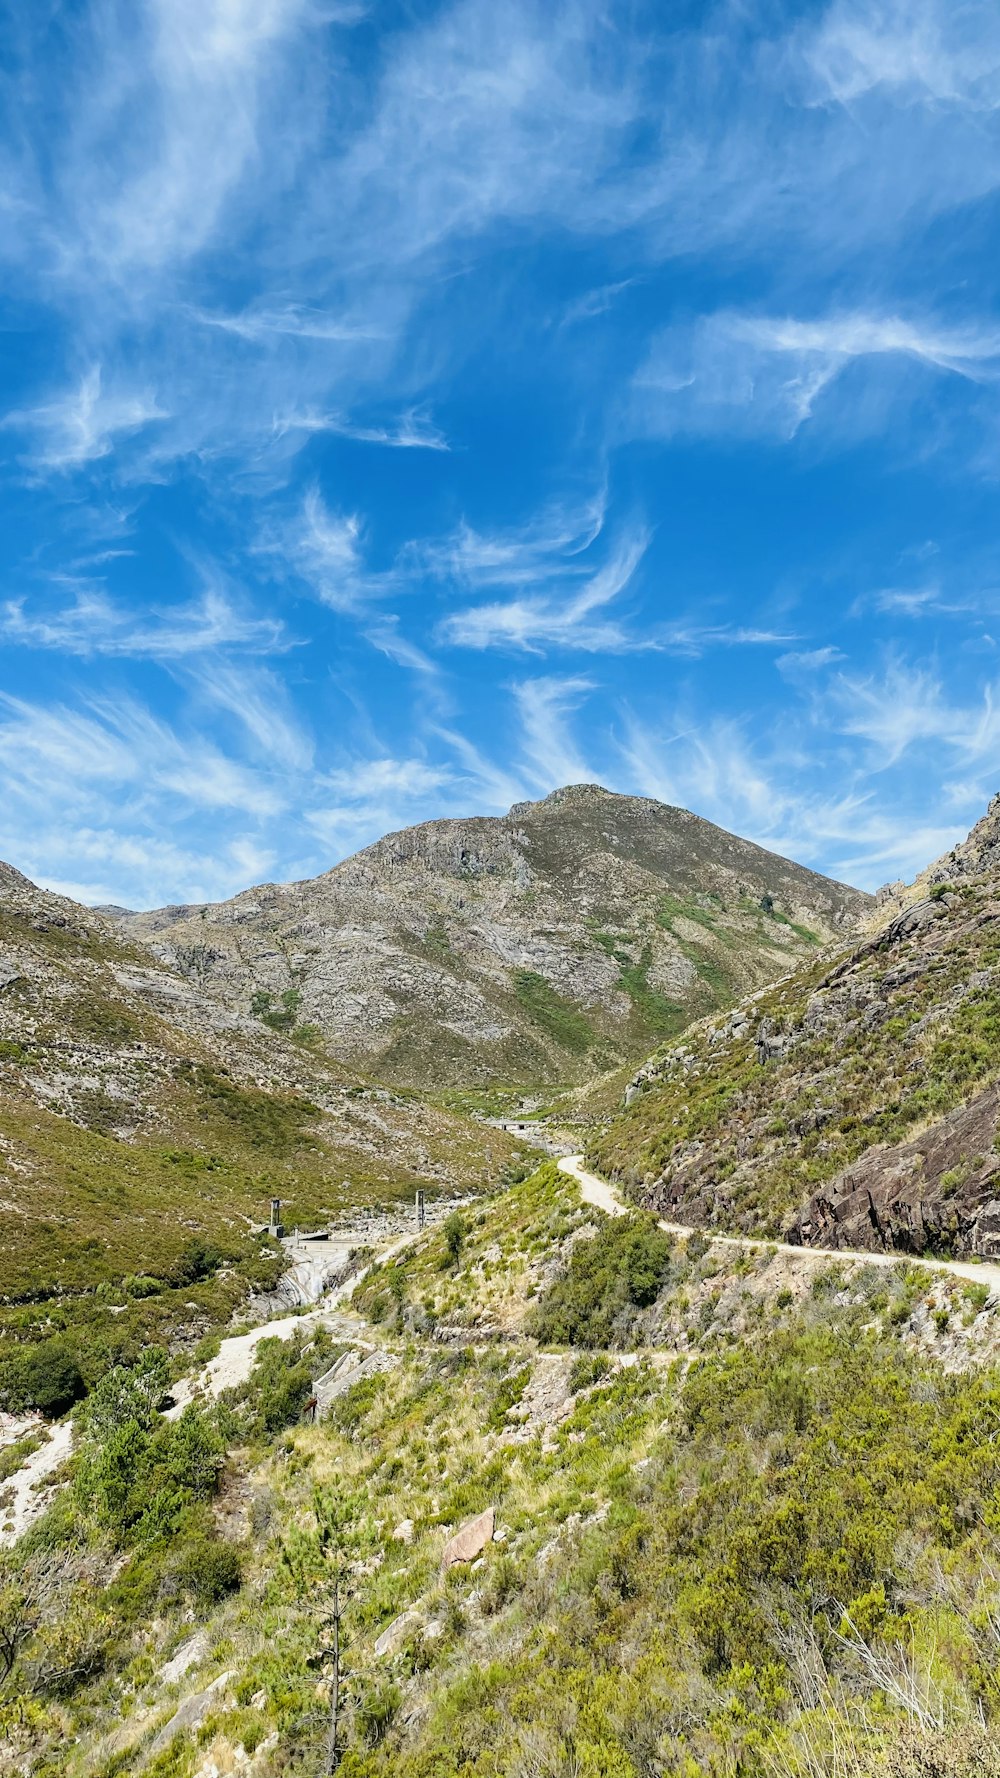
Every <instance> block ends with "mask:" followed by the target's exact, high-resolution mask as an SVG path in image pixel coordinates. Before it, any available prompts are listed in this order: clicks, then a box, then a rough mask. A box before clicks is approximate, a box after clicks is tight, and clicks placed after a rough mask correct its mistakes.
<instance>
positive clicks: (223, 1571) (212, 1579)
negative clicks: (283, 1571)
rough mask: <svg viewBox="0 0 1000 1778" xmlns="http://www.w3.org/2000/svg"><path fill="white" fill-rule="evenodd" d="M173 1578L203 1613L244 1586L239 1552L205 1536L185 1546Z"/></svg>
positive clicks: (195, 1538)
mask: <svg viewBox="0 0 1000 1778" xmlns="http://www.w3.org/2000/svg"><path fill="white" fill-rule="evenodd" d="M176 1574H177V1578H178V1580H179V1581H180V1583H181V1585H182V1586H183V1587H184V1589H185V1591H186V1592H188V1593H190V1594H191V1596H192V1598H193V1599H194V1601H195V1603H196V1604H197V1605H199V1606H201V1607H202V1608H203V1609H205V1610H208V1609H209V1607H211V1606H213V1605H218V1603H219V1601H220V1599H227V1598H228V1597H229V1595H230V1593H238V1592H239V1590H240V1587H241V1586H242V1585H243V1568H242V1564H241V1562H240V1557H239V1551H238V1550H236V1549H235V1548H234V1547H233V1545H232V1544H231V1543H223V1542H222V1540H221V1539H220V1538H217V1537H212V1536H209V1535H207V1534H202V1535H201V1536H197V1537H194V1538H192V1539H191V1540H190V1542H189V1543H188V1544H187V1545H186V1546H185V1549H184V1552H183V1554H182V1556H181V1560H180V1561H179V1563H178V1564H177V1569H176Z"/></svg>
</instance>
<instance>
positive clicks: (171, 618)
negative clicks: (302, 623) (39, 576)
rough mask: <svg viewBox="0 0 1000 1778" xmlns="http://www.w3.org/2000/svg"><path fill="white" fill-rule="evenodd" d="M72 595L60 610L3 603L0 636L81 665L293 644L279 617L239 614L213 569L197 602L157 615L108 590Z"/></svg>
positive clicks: (88, 587) (90, 586)
mask: <svg viewBox="0 0 1000 1778" xmlns="http://www.w3.org/2000/svg"><path fill="white" fill-rule="evenodd" d="M56 584H57V587H58V586H59V583H58V581H57V583H56ZM67 590H68V591H69V592H70V593H71V595H72V596H71V600H70V602H69V603H68V604H63V605H61V606H58V607H55V608H53V607H52V604H51V601H46V602H45V604H44V606H43V604H42V602H41V601H40V600H39V599H38V598H37V597H35V598H32V599H31V600H30V601H29V599H28V598H27V596H22V597H20V598H17V599H8V600H6V601H5V603H4V604H3V605H2V606H0V636H2V637H3V639H4V640H5V641H7V642H9V643H19V644H21V645H22V646H24V647H28V648H44V649H53V650H56V651H58V652H59V653H61V654H69V655H76V656H78V657H79V658H81V659H84V660H86V659H88V658H90V657H93V656H96V655H107V656H116V657H118V658H119V659H123V660H153V661H172V660H184V659H186V658H187V657H189V656H191V655H195V654H203V653H207V652H216V651H219V650H222V649H237V650H244V649H245V650H248V651H250V652H264V651H267V652H280V651H282V650H283V649H286V648H288V647H290V646H292V644H291V642H290V641H289V639H288V638H287V636H286V633H285V629H284V625H283V624H282V622H281V621H280V619H278V618H273V617H258V616H253V615H251V614H248V613H247V612H245V611H242V610H240V608H239V606H238V604H237V603H236V601H235V600H234V599H233V597H232V596H231V595H230V594H229V593H228V592H227V590H226V588H225V585H224V582H223V581H222V580H221V578H220V577H218V576H216V575H215V574H214V573H212V572H211V571H206V574H205V584H204V586H203V588H202V592H201V594H200V596H199V597H198V598H196V599H194V600H192V601H190V602H189V603H188V604H182V605H174V606H172V607H170V608H161V609H159V610H156V609H154V610H151V611H143V610H137V609H136V608H135V607H134V606H128V605H125V604H123V603H121V602H115V601H114V600H112V599H111V598H110V597H109V596H108V594H107V593H106V592H105V590H104V588H103V587H101V586H100V585H98V584H94V583H92V582H88V581H83V582H78V583H76V584H75V585H74V583H73V582H72V581H71V582H70V583H69V586H68V589H67Z"/></svg>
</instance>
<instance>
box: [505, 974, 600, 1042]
mask: <svg viewBox="0 0 1000 1778" xmlns="http://www.w3.org/2000/svg"><path fill="white" fill-rule="evenodd" d="M514 993H515V996H516V998H517V1003H518V1005H519V1006H521V1007H523V1009H524V1011H525V1012H526V1013H527V1014H528V1016H529V1018H530V1019H532V1020H533V1022H534V1023H535V1024H536V1025H537V1026H538V1027H539V1029H540V1030H541V1031H543V1032H544V1033H545V1035H546V1037H550V1038H551V1039H552V1040H553V1042H554V1043H557V1044H559V1046H560V1048H562V1049H565V1050H569V1052H570V1054H571V1055H575V1056H582V1055H585V1054H586V1052H587V1050H589V1049H590V1048H591V1047H592V1045H593V1044H594V1043H595V1041H596V1033H595V1032H594V1029H593V1027H592V1025H591V1024H590V1021H589V1019H587V1018H586V1017H585V1015H584V1014H583V1013H582V1012H581V1011H580V1009H579V1007H577V1006H574V1004H573V1002H572V1001H571V1000H567V999H566V998H565V997H564V996H563V995H562V994H560V993H558V991H557V990H556V989H555V988H554V987H553V986H552V983H551V982H550V981H548V980H547V979H546V977H545V976H543V975H538V974H537V972H536V971H535V970H533V969H519V970H517V971H516V972H515V974H514Z"/></svg>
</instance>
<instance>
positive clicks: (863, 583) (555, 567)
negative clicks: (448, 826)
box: [0, 0, 1000, 906]
mask: <svg viewBox="0 0 1000 1778" xmlns="http://www.w3.org/2000/svg"><path fill="white" fill-rule="evenodd" d="M3 13H4V30H3V32H2V46H3V47H2V55H3V62H2V81H3V92H2V104H0V117H2V122H0V156H2V177H0V253H2V257H3V268H2V269H3V276H2V292H3V294H2V297H0V450H2V452H3V458H4V478H3V494H2V499H3V511H2V523H0V552H2V563H3V567H2V587H0V651H2V652H0V855H2V856H4V857H5V858H7V859H8V860H9V861H10V862H12V863H14V864H16V865H17V866H18V867H19V868H21V869H22V870H24V871H26V872H27V873H28V874H29V875H31V876H33V877H35V878H36V879H37V880H40V881H42V882H44V883H46V884H49V885H51V886H54V887H57V888H60V889H63V890H65V891H66V892H67V893H70V894H72V895H75V896H78V897H80V898H81V899H84V900H87V901H101V900H114V901H119V902H124V903H126V904H128V905H132V906H148V905H155V904H158V903H161V902H167V901H181V900H185V901H186V900H201V899H204V898H216V897H221V896H225V895H228V894H231V893H233V892H234V891H235V890H237V889H239V888H241V887H244V886H246V885H247V884H248V883H250V882H252V881H258V880H261V879H288V878H291V877H297V876H304V875H309V874H312V873H315V872H318V871H321V870H323V869H326V868H328V867H329V866H330V865H332V864H334V863H335V862H336V861H337V860H338V859H339V858H342V857H344V856H345V855H347V854H348V853H349V852H351V851H353V850H355V849H356V848H357V847H359V846H361V845H364V844H365V843H367V842H368V841H369V840H371V839H374V838H376V837H377V836H378V835H379V834H381V833H383V832H385V831H387V830H389V829H391V828H395V827H400V826H404V825H408V824H409V823H411V822H414V821H419V820H425V819H429V818H432V817H435V816H438V815H444V814H466V813H495V812H500V811H502V810H504V809H506V808H507V807H508V806H509V805H510V803H511V802H513V801H515V800H519V799H522V798H526V797H535V796H540V795H544V794H545V793H546V792H547V791H549V790H551V789H552V788H554V787H555V786H557V785H559V784H562V783H566V782H572V781H576V780H583V779H588V780H589V779H594V780H599V781H601V782H603V783H605V784H607V785H609V786H611V787H612V788H615V789H619V790H625V791H634V792H639V793H641V794H644V795H650V796H658V797H661V798H663V799H665V800H667V801H671V802H678V803H682V804H684V805H686V806H687V807H689V808H691V809H694V810H695V811H696V812H697V813H699V814H702V815H705V816H708V817H709V818H710V819H712V820H714V821H717V822H720V823H721V824H723V825H724V826H727V827H731V828H733V829H735V830H737V831H738V832H741V833H744V834H747V835H749V836H750V837H752V838H753V839H756V840H758V841H760V842H761V843H762V844H764V845H769V846H771V847H773V848H774V849H776V850H778V851H781V852H785V853H787V854H789V855H791V856H794V857H796V858H798V859H800V860H801V861H803V862H804V863H808V864H810V865H812V866H814V867H815V868H818V869H821V870H825V871H828V872H830V873H831V874H834V875H837V876H841V877H845V878H847V879H849V880H851V881H853V882H856V883H859V884H862V885H864V886H867V887H875V886H877V885H878V884H879V883H881V882H883V881H886V880H888V879H891V878H895V877H898V876H900V875H906V874H912V873H913V872H914V871H915V870H916V869H917V868H919V867H920V866H921V865H922V864H923V863H925V862H927V861H928V860H929V859H930V858H931V857H933V856H935V855H936V854H937V853H939V852H941V851H942V850H943V849H944V848H945V847H946V846H948V845H950V844H951V843H953V841H954V840H955V839H956V838H957V837H959V836H960V835H961V834H962V833H964V831H965V830H966V829H967V828H968V827H969V826H970V825H971V823H972V822H973V821H974V820H975V819H976V818H977V817H978V815H979V814H980V813H981V812H982V810H983V808H984V807H985V804H986V802H987V800H988V798H989V796H990V795H991V794H992V793H993V792H994V791H995V790H996V789H997V788H998V787H1000V761H998V753H1000V695H998V690H997V681H998V677H1000V654H998V646H997V643H998V640H1000V610H998V606H1000V560H998V549H997V511H998V505H997V496H998V470H1000V455H998V445H1000V412H998V406H997V393H998V376H1000V305H998V280H1000V254H998V252H997V237H998V229H997V221H998V198H1000V12H998V10H997V8H996V6H995V5H994V4H992V3H988V4H979V3H978V0H969V3H964V4H963V3H962V0H940V3H939V0H898V3H897V4H892V3H890V0H884V3H883V0H832V3H831V4H822V5H821V4H815V5H810V4H799V5H783V4H781V3H780V0H759V3H758V0H731V3H722V4H719V5H714V6H713V5H711V4H706V3H701V4H697V5H695V4H690V3H685V0H676V3H675V4H674V5H673V6H671V7H664V6H662V5H659V4H648V5H647V4H644V3H643V0H592V3H591V0H569V3H567V4H560V3H559V0H544V3H539V4H526V3H524V0H504V4H503V5H497V4H495V0H460V3H458V4H431V3H429V0H411V3H410V4H406V5H404V4H398V5H393V4H388V3H386V4H378V3H377V0H375V3H373V4H371V5H364V4H353V3H352V0H23V3H21V0H7V4H6V5H5V6H4V8H3Z"/></svg>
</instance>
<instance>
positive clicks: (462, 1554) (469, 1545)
mask: <svg viewBox="0 0 1000 1778" xmlns="http://www.w3.org/2000/svg"><path fill="white" fill-rule="evenodd" d="M495 1525H496V1514H495V1512H494V1509H493V1507H492V1506H490V1507H487V1509H486V1511H485V1512H484V1513H480V1514H479V1516H478V1518H475V1519H467V1520H466V1522H465V1524H464V1525H460V1526H459V1528H458V1530H457V1531H456V1532H455V1535H454V1537H452V1538H450V1539H449V1541H448V1542H447V1543H446V1544H445V1546H444V1554H443V1555H442V1557H441V1567H442V1569H443V1570H444V1571H445V1572H447V1570H448V1569H449V1568H454V1566H455V1564H456V1562H474V1561H475V1559H476V1557H477V1556H481V1555H482V1553H483V1551H484V1549H485V1548H486V1545H487V1544H488V1543H492V1541H493V1532H494V1528H495Z"/></svg>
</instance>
